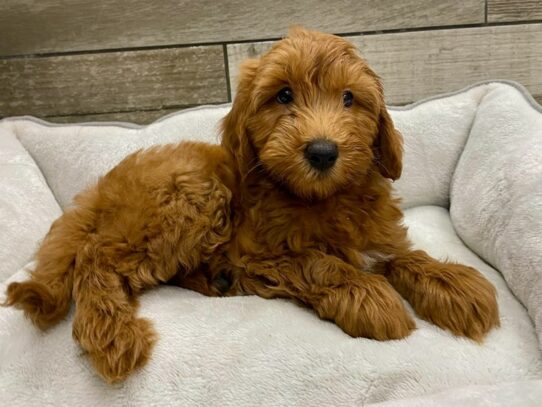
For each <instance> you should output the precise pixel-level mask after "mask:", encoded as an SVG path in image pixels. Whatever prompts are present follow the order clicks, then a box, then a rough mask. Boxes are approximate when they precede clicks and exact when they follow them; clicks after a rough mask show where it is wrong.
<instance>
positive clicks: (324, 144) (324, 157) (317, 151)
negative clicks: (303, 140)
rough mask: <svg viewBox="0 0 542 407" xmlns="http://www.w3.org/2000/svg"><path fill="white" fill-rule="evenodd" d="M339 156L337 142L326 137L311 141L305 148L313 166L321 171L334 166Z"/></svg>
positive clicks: (307, 157) (306, 155) (306, 156)
mask: <svg viewBox="0 0 542 407" xmlns="http://www.w3.org/2000/svg"><path fill="white" fill-rule="evenodd" d="M338 156H339V149H338V148H337V144H335V143H333V142H331V141H328V140H324V139H318V140H314V141H311V142H310V143H309V145H308V146H307V148H306V149H305V158H306V159H307V160H308V161H309V163H310V165H311V166H312V167H313V168H316V169H317V170H320V171H324V170H327V169H329V168H331V167H333V165H334V164H335V161H337V157H338Z"/></svg>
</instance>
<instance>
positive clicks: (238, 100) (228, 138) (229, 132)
mask: <svg viewBox="0 0 542 407" xmlns="http://www.w3.org/2000/svg"><path fill="white" fill-rule="evenodd" d="M259 64H260V61H259V60H258V59H248V60H246V61H245V62H244V63H243V64H242V65H241V67H240V72H239V84H238V86H237V92H236V95H235V99H234V101H233V105H232V108H231V111H230V112H229V113H228V114H227V115H226V117H224V120H223V121H222V146H223V147H224V148H225V149H226V150H228V151H229V152H230V153H231V154H232V156H233V157H234V160H235V162H236V163H237V166H238V171H239V175H240V176H244V175H245V174H246V173H247V171H248V167H249V165H250V164H251V160H252V159H253V158H254V151H253V147H252V145H251V142H250V138H249V135H248V134H247V120H248V118H249V117H250V115H251V114H252V112H253V100H252V99H253V98H252V86H253V82H254V78H255V77H256V71H257V69H258V66H259Z"/></svg>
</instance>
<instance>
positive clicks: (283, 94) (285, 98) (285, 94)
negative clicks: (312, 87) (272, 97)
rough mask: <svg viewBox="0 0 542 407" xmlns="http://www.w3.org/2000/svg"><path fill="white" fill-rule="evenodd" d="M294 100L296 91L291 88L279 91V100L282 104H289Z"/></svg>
mask: <svg viewBox="0 0 542 407" xmlns="http://www.w3.org/2000/svg"><path fill="white" fill-rule="evenodd" d="M293 101H294V92H292V89H290V88H282V89H281V90H280V92H279V93H277V102H278V103H280V104H281V105H287V104H288V103H292V102H293Z"/></svg>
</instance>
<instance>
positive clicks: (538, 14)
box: [487, 0, 542, 23]
mask: <svg viewBox="0 0 542 407" xmlns="http://www.w3.org/2000/svg"><path fill="white" fill-rule="evenodd" d="M532 20H542V1H541V0H487V21H489V22H490V23H496V22H504V21H532Z"/></svg>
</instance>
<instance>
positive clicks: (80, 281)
mask: <svg viewBox="0 0 542 407" xmlns="http://www.w3.org/2000/svg"><path fill="white" fill-rule="evenodd" d="M285 86H288V87H290V88H291V89H292V92H293V95H294V100H293V101H292V103H289V104H279V103H277V101H276V95H277V92H279V91H280V89H282V88H284V87H285ZM345 90H349V91H351V92H352V94H353V95H354V103H353V105H352V106H349V107H348V106H347V107H345V106H344V104H343V100H342V95H343V92H344V91H345ZM317 138H320V139H321V138H324V139H326V140H330V141H333V142H334V143H336V145H337V146H338V151H339V157H338V160H337V162H336V163H335V165H334V166H333V167H332V168H331V169H329V170H328V171H326V172H320V171H317V170H315V169H314V168H312V167H311V165H310V164H309V163H308V161H307V160H306V158H305V157H304V154H303V152H304V150H305V148H306V146H307V144H308V143H310V142H311V141H312V140H314V139H317ZM401 160H402V140H401V136H400V134H399V133H398V132H397V131H396V130H395V128H394V126H393V122H392V120H391V118H390V116H389V114H388V112H387V110H386V106H385V104H384V98H383V91H382V85H381V82H380V80H379V78H378V77H377V75H376V74H375V73H374V72H373V71H372V70H371V69H370V68H369V67H368V65H367V64H366V63H365V62H364V60H363V59H362V58H361V57H360V56H359V55H358V54H357V51H356V49H355V48H354V46H353V45H352V44H350V43H349V42H347V41H346V40H344V39H342V38H339V37H335V36H332V35H328V34H322V33H317V32H312V31H307V30H304V29H301V28H297V29H294V30H292V32H291V33H290V35H289V36H288V37H287V38H285V39H284V40H282V41H280V42H278V43H277V44H276V45H275V46H274V47H273V48H272V49H271V50H270V51H269V52H268V53H267V54H265V55H264V56H262V57H261V58H260V59H252V60H248V61H246V62H245V63H244V65H243V66H242V68H241V75H240V82H239V86H238V90H237V95H236V98H235V101H234V103H233V106H232V110H231V112H230V113H229V114H228V115H227V116H226V118H225V119H224V122H223V131H222V144H221V145H220V146H216V145H208V144H202V143H190V142H183V143H180V144H178V145H167V146H162V147H155V148H151V149H149V150H145V151H138V152H136V153H134V154H132V155H130V156H129V157H127V158H126V159H124V160H123V161H122V162H121V163H120V164H119V165H118V166H117V167H115V168H114V169H113V170H112V171H110V172H109V173H108V174H107V175H105V176H104V177H103V178H101V179H100V180H99V181H98V183H97V185H95V186H94V187H92V188H90V189H89V190H87V191H85V192H83V193H81V194H80V195H79V196H77V197H76V198H75V205H74V206H73V207H72V208H70V209H68V210H67V211H66V213H65V214H64V215H63V216H62V217H61V218H60V219H58V220H57V221H56V222H55V223H54V224H53V226H52V227H51V230H50V232H49V234H48V235H47V237H46V238H45V240H44V242H43V244H42V246H41V247H40V249H39V251H38V253H37V267H36V270H35V271H34V272H33V273H32V276H31V279H30V280H29V281H26V282H21V283H12V284H11V285H10V286H9V287H8V293H7V294H8V296H7V298H8V299H7V302H6V304H7V305H13V306H16V307H18V308H21V309H23V310H24V312H25V314H26V315H27V316H28V317H29V318H30V319H31V320H32V321H33V322H34V323H35V324H36V325H37V326H38V327H40V328H42V329H45V328H47V327H49V326H51V325H53V324H55V323H57V322H58V321H59V320H61V319H62V318H64V317H65V315H66V314H67V312H68V310H69V307H70V303H71V301H72V300H73V302H75V317H74V322H73V334H74V338H75V339H76V340H77V341H78V342H79V343H80V345H81V347H82V348H83V349H84V350H85V351H86V352H87V353H88V356H89V357H90V359H91V361H92V363H93V364H94V366H95V368H96V370H97V371H98V373H99V374H100V375H101V376H102V377H104V378H105V379H106V380H108V381H110V382H115V381H119V380H122V379H124V378H126V377H127V376H128V375H129V374H130V373H131V372H132V371H134V370H135V369H137V368H138V367H140V366H142V365H144V363H145V362H146V361H147V360H148V358H149V357H150V354H151V351H152V346H153V344H154V343H155V341H156V338H157V335H156V333H155V332H154V331H153V328H152V326H151V324H150V322H149V321H146V320H144V319H142V318H138V317H137V315H136V308H137V302H136V298H137V295H138V294H140V293H141V292H142V291H143V290H145V289H148V288H150V287H153V286H156V285H157V284H159V283H165V282H168V281H169V282H171V283H175V284H178V285H181V286H183V287H187V288H190V289H193V290H196V291H199V292H201V293H203V294H206V295H238V294H256V295H260V296H262V297H265V298H273V297H284V298H291V299H294V300H296V301H297V302H299V303H301V304H304V305H306V306H309V307H312V308H313V309H314V310H315V311H316V312H317V313H318V315H319V316H320V317H321V318H324V319H328V320H331V321H334V322H335V323H336V324H337V325H338V326H339V327H341V328H342V329H343V330H344V331H345V332H346V333H348V334H350V335H352V336H363V337H368V338H375V339H379V340H386V339H399V338H403V337H405V336H407V335H408V334H409V333H410V332H411V331H412V330H413V329H414V328H415V324H414V321H413V320H412V318H411V317H410V315H409V314H408V312H407V311H406V309H405V307H404V304H403V301H402V299H401V296H400V295H402V296H403V297H404V298H405V299H406V300H408V301H409V302H410V304H411V305H412V307H413V308H414V310H415V311H416V312H417V314H418V315H419V316H420V317H422V318H424V319H426V320H428V321H431V322H433V323H435V324H436V325H438V326H440V327H442V328H444V329H448V330H450V331H451V332H453V333H454V334H457V335H463V336H466V337H470V338H472V339H474V340H477V341H481V340H482V339H483V337H484V336H485V334H486V333H487V332H488V331H489V330H490V329H491V328H492V327H496V326H498V325H499V316H498V308H497V303H496V298H495V289H494V288H493V286H492V285H491V284H490V283H489V282H488V281H487V280H486V279H485V278H484V277H483V276H482V275H481V274H480V273H479V272H478V271H476V270H474V269H472V268H470V267H466V266H462V265H459V264H453V263H445V262H439V261H437V260H435V259H432V258H431V257H429V256H428V255H427V254H426V253H424V252H422V251H413V250H412V249H411V247H410V243H409V241H408V239H407V233H406V229H405V227H404V226H403V225H402V213H401V210H400V209H399V206H398V201H397V200H396V199H394V198H392V194H391V183H390V180H395V179H397V178H399V176H400V175H401V168H402V162H401ZM399 294H400V295H399Z"/></svg>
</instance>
